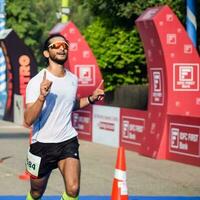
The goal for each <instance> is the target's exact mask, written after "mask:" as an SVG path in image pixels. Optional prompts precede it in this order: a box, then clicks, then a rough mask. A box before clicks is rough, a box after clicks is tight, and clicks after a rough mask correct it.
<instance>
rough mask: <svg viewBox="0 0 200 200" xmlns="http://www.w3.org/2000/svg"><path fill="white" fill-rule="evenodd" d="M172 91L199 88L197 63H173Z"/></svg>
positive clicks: (196, 89)
mask: <svg viewBox="0 0 200 200" xmlns="http://www.w3.org/2000/svg"><path fill="white" fill-rule="evenodd" d="M173 89H174V91H198V90H199V64H192V63H183V64H182V63H180V64H179V63H175V64H174V65H173Z"/></svg>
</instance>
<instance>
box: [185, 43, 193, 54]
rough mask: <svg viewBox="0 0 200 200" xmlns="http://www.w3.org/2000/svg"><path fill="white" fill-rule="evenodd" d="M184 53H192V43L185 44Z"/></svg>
mask: <svg viewBox="0 0 200 200" xmlns="http://www.w3.org/2000/svg"><path fill="white" fill-rule="evenodd" d="M184 53H185V54H191V53H192V45H191V44H184Z"/></svg>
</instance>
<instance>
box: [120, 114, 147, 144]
mask: <svg viewBox="0 0 200 200" xmlns="http://www.w3.org/2000/svg"><path fill="white" fill-rule="evenodd" d="M144 127H145V120H144V119H142V118H135V117H129V116H122V130H121V131H122V141H123V142H125V143H133V144H136V145H140V140H141V137H142V133H143V132H144Z"/></svg>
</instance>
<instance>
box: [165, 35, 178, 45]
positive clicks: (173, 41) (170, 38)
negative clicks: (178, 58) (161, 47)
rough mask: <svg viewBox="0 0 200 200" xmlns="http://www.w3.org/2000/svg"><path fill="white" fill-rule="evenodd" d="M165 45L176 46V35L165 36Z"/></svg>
mask: <svg viewBox="0 0 200 200" xmlns="http://www.w3.org/2000/svg"><path fill="white" fill-rule="evenodd" d="M167 44H170V45H171V44H172V45H174V44H176V34H167Z"/></svg>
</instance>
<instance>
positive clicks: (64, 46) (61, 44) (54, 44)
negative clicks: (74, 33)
mask: <svg viewBox="0 0 200 200" xmlns="http://www.w3.org/2000/svg"><path fill="white" fill-rule="evenodd" d="M61 46H62V47H63V49H68V43H67V42H64V41H62V42H61V41H59V42H54V43H52V44H50V45H49V46H48V48H51V49H59V48H60V47H61Z"/></svg>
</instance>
